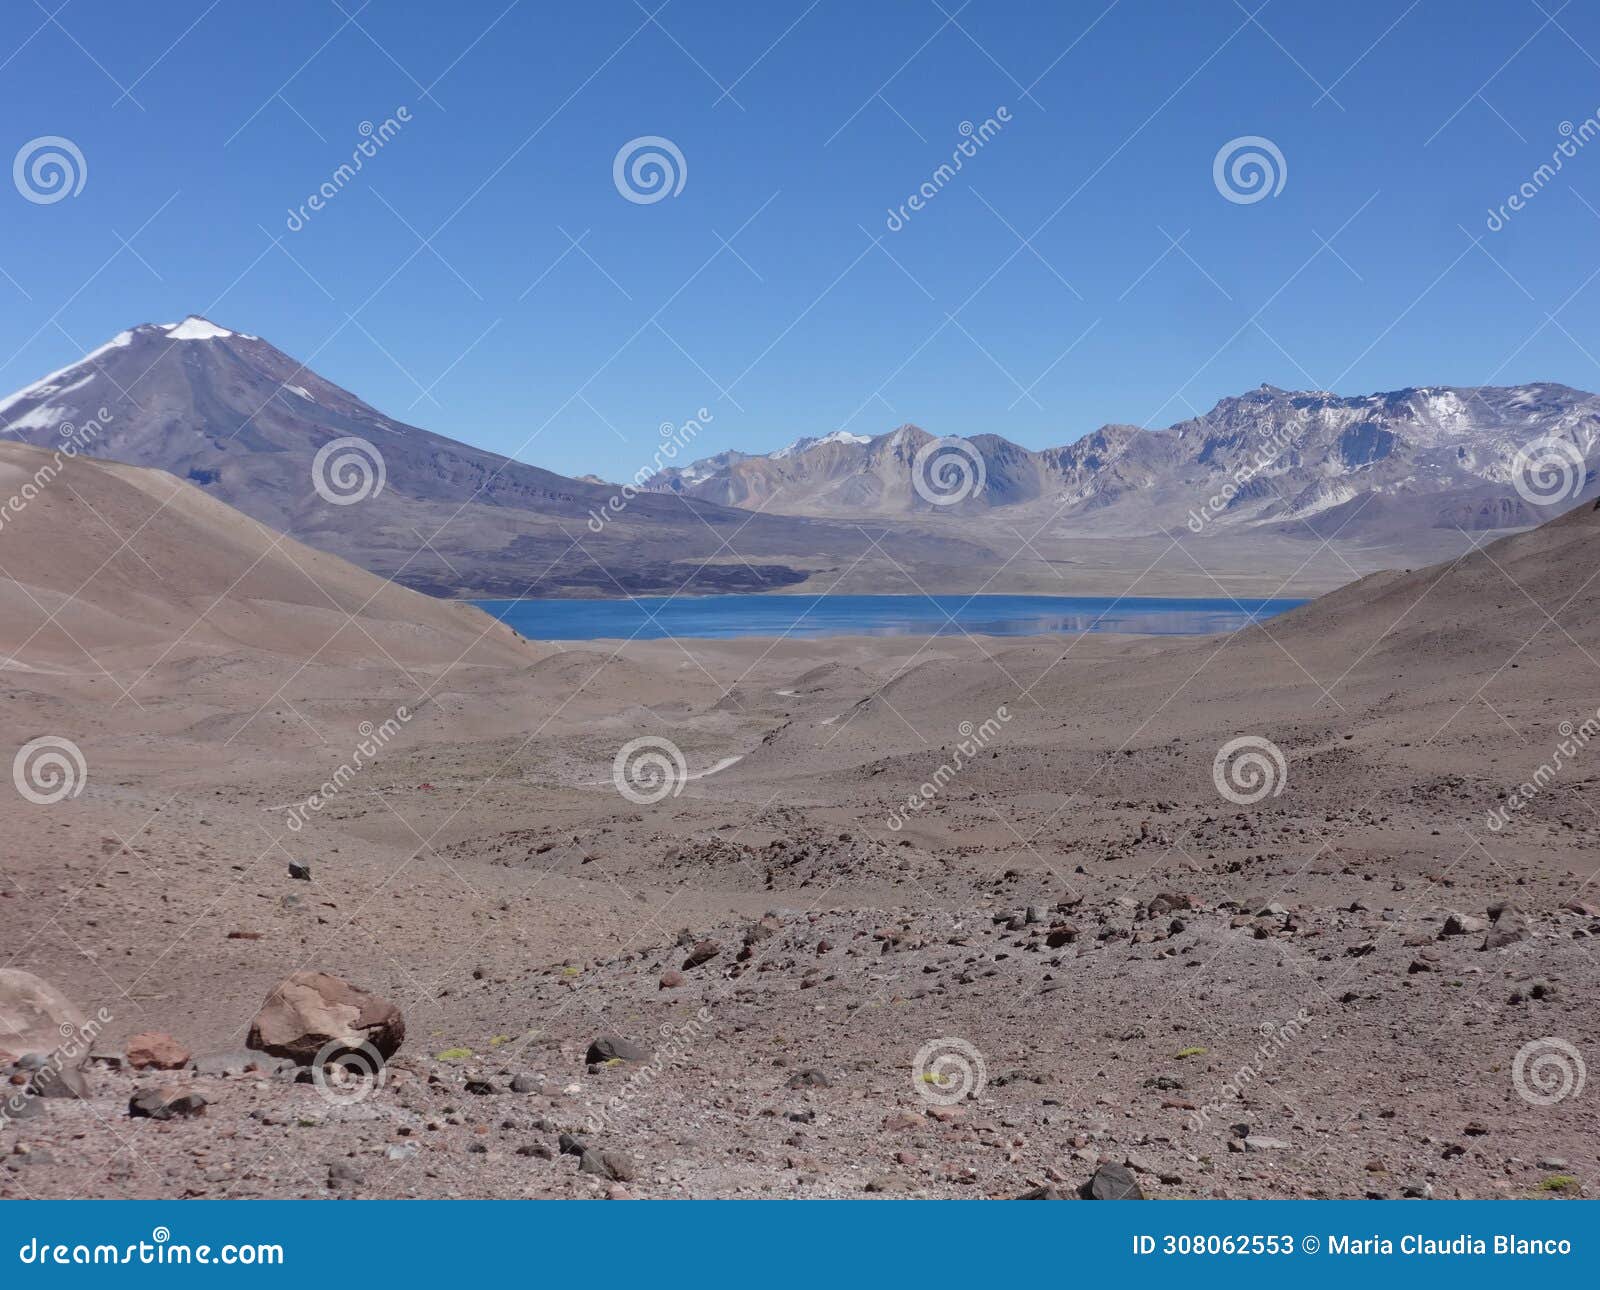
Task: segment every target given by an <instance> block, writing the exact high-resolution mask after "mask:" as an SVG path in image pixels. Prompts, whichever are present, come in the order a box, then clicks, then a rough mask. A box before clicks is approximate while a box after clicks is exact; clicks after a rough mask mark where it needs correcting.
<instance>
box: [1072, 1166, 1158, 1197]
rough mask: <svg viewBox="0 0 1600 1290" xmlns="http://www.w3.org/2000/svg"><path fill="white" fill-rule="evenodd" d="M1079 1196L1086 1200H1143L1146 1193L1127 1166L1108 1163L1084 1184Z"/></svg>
mask: <svg viewBox="0 0 1600 1290" xmlns="http://www.w3.org/2000/svg"><path fill="white" fill-rule="evenodd" d="M1078 1194H1079V1195H1080V1196H1082V1197H1083V1199H1084V1200H1143V1199H1144V1192H1143V1191H1141V1190H1140V1188H1139V1180H1138V1179H1137V1178H1135V1177H1134V1176H1133V1170H1131V1169H1129V1168H1128V1166H1127V1165H1118V1164H1113V1163H1111V1162H1110V1161H1107V1162H1106V1163H1105V1164H1103V1165H1101V1166H1100V1167H1099V1168H1098V1169H1096V1170H1095V1171H1094V1177H1092V1178H1090V1179H1089V1181H1088V1182H1086V1183H1084V1184H1083V1186H1082V1187H1081V1188H1080V1189H1079V1191H1078Z"/></svg>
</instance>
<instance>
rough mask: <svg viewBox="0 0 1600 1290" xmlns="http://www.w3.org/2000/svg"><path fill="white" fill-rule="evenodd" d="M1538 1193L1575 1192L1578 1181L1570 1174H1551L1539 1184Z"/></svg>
mask: <svg viewBox="0 0 1600 1290" xmlns="http://www.w3.org/2000/svg"><path fill="white" fill-rule="evenodd" d="M1539 1190H1540V1191H1577V1190H1578V1180H1577V1179H1576V1178H1574V1177H1573V1176H1572V1175H1571V1174H1551V1175H1550V1176H1549V1177H1548V1178H1545V1179H1543V1180H1542V1181H1541V1182H1540V1183H1539Z"/></svg>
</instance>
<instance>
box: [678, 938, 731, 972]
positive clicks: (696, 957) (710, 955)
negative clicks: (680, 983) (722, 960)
mask: <svg viewBox="0 0 1600 1290" xmlns="http://www.w3.org/2000/svg"><path fill="white" fill-rule="evenodd" d="M721 953H722V946H720V945H718V944H717V943H716V942H715V941H711V940H705V941H701V942H700V943H699V944H697V945H696V946H695V947H694V948H693V949H692V950H690V951H689V957H688V958H686V959H684V961H683V969H684V971H685V972H687V971H688V970H689V969H690V968H697V967H699V966H700V965H701V964H702V963H709V962H711V960H712V959H714V958H716V957H717V955H719V954H721Z"/></svg>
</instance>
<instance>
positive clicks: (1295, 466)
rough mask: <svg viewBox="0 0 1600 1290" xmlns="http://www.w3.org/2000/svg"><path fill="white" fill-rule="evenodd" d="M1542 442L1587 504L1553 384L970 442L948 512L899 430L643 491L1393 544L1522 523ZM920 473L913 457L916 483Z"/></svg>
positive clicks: (1323, 400) (810, 508) (911, 437)
mask: <svg viewBox="0 0 1600 1290" xmlns="http://www.w3.org/2000/svg"><path fill="white" fill-rule="evenodd" d="M1549 437H1556V438H1559V439H1561V440H1563V441H1565V442H1566V443H1568V444H1570V445H1571V446H1572V449H1573V452H1574V453H1575V455H1576V456H1577V457H1581V459H1582V460H1583V462H1584V463H1585V465H1586V474H1587V476H1588V478H1587V479H1586V481H1585V482H1584V483H1583V485H1582V488H1580V490H1579V491H1580V492H1581V491H1582V490H1583V489H1587V490H1588V491H1590V492H1592V491H1594V488H1595V484H1594V480H1593V474H1594V469H1595V466H1596V463H1597V460H1600V398H1597V397H1596V396H1595V395H1593V394H1588V393H1586V392H1584V391H1581V390H1575V389H1572V388H1570V387H1568V386H1565V385H1555V384H1534V385H1517V386H1485V387H1483V388H1481V389H1473V388H1453V387H1445V386H1422V387H1416V388H1412V389H1406V390H1397V391H1393V392H1390V393H1382V394H1367V395H1358V396H1353V397H1343V396H1340V395H1337V394H1332V393H1329V392H1327V391H1291V390H1282V389H1278V388H1276V387H1274V386H1270V385H1262V386H1261V387H1259V388H1258V389H1255V390H1252V391H1250V392H1249V393H1247V394H1242V395H1239V396H1238V397H1236V398H1227V399H1223V400H1222V401H1221V402H1219V403H1218V404H1217V405H1216V407H1214V408H1212V409H1211V411H1210V412H1208V413H1206V414H1205V415H1204V416H1201V417H1195V418H1192V419H1191V420H1188V421H1183V422H1179V423H1178V424H1177V425H1174V426H1171V427H1169V428H1167V429H1165V430H1145V429H1141V428H1140V427H1137V426H1128V425H1109V426H1103V427H1101V428H1100V429H1099V430H1096V431H1095V432H1094V433H1092V434H1090V435H1087V436H1085V437H1084V438H1082V439H1080V440H1078V441H1077V442H1076V443H1073V444H1069V445H1067V446H1065V447H1061V448H1047V449H1044V450H1042V451H1038V452H1035V451H1031V450H1029V449H1026V448H1023V447H1021V446H1019V445H1018V444H1015V443H1012V442H1011V441H1010V440H1008V439H1004V438H1001V437H1000V436H998V435H991V434H975V435H972V436H970V437H969V438H968V439H967V440H966V444H967V445H969V446H968V447H967V449H966V451H967V452H968V453H969V455H970V456H972V457H974V458H976V459H981V467H978V466H977V465H976V463H974V468H975V469H976V470H978V471H979V472H980V473H981V476H982V487H981V488H977V489H975V490H973V491H971V492H969V493H968V494H966V495H964V496H963V497H962V499H961V500H960V501H959V502H958V503H956V504H952V505H945V504H944V503H943V502H942V501H934V500H930V498H929V491H930V490H919V489H918V488H917V487H916V474H917V469H918V462H919V457H918V454H919V452H922V451H923V450H924V449H925V448H926V446H927V445H928V444H929V443H930V442H931V440H932V438H933V437H932V436H930V435H929V434H927V433H926V432H925V431H923V430H921V429H919V428H918V427H916V426H909V425H908V426H901V427H899V428H898V429H896V430H893V431H891V432H889V433H888V434H882V435H877V436H866V435H858V434H851V433H848V432H843V431H836V432H834V433H833V434H830V435H824V436H822V437H820V438H815V439H799V440H797V441H796V442H795V443H793V444H791V445H790V446H789V447H787V448H784V449H780V450H779V451H778V452H775V453H772V454H770V455H768V456H765V457H752V456H747V455H745V454H742V453H724V454H722V455H721V456H719V457H712V458H707V459H705V460H703V461H697V462H694V463H692V464H690V465H688V466H686V467H683V468H681V469H677V470H674V471H668V472H663V473H662V474H661V475H658V476H656V477H655V479H653V480H651V481H650V482H649V484H647V485H646V486H647V487H650V488H654V489H657V490H661V491H666V490H670V491H673V492H679V493H685V494H687V495H688V496H691V497H698V498H701V499H703V500H707V501H715V502H719V503H722V504H725V505H730V506H740V507H747V508H755V507H760V508H761V509H762V510H763V512H765V513H769V514H770V513H787V514H792V515H809V516H830V517H839V518H845V517H855V518H863V517H871V518H876V519H888V518H894V517H906V516H916V515H933V514H935V513H941V512H942V513H944V514H952V515H975V514H979V513H982V512H985V511H990V510H993V509H996V508H1000V507H1020V508H1023V509H1025V510H1027V511H1030V512H1039V513H1041V514H1046V515H1048V516H1050V517H1051V518H1052V519H1053V520H1055V521H1058V522H1059V523H1060V524H1061V525H1063V527H1064V530H1065V531H1068V532H1076V533H1081V534H1083V535H1085V536H1113V535H1116V534H1151V533H1160V532H1165V531H1170V530H1172V529H1173V528H1174V527H1175V526H1179V525H1184V524H1186V523H1189V522H1190V521H1191V520H1192V519H1193V518H1194V516H1195V515H1197V514H1198V515H1199V516H1200V517H1201V523H1202V526H1217V527H1225V528H1241V527H1244V528H1248V527H1253V526H1284V525H1292V526H1296V527H1298V528H1299V529H1300V530H1301V531H1302V532H1304V531H1306V529H1307V526H1310V527H1311V528H1312V529H1313V530H1318V529H1320V530H1325V531H1329V532H1331V531H1333V530H1335V529H1337V528H1343V530H1344V531H1345V533H1346V535H1347V536H1351V537H1354V536H1357V535H1359V534H1360V533H1363V532H1375V531H1379V530H1381V531H1382V532H1383V533H1385V534H1386V535H1392V534H1394V533H1396V532H1399V531H1403V530H1404V529H1406V528H1408V527H1409V528H1412V529H1415V528H1430V527H1438V526H1444V527H1462V528H1467V529H1473V528H1514V527H1521V526H1524V525H1528V524H1532V523H1536V522H1538V520H1539V518H1541V517H1540V515H1539V514H1538V513H1537V512H1536V510H1535V509H1534V508H1530V507H1529V506H1528V505H1527V504H1526V503H1525V502H1524V500H1523V498H1522V497H1521V496H1520V495H1519V494H1518V492H1517V491H1516V489H1515V488H1514V487H1513V475H1514V473H1515V471H1516V468H1517V460H1518V456H1517V454H1518V452H1519V450H1521V449H1522V448H1523V447H1524V446H1525V445H1528V444H1530V443H1532V442H1534V441H1535V440H1540V439H1545V438H1549ZM936 460H937V457H936V456H934V455H933V454H932V450H931V449H928V450H927V452H926V453H925V455H924V457H923V458H922V461H923V463H924V467H923V468H924V469H926V463H927V462H929V461H936ZM1566 500H1570V498H1569V499H1566ZM1191 527H1193V525H1192V524H1191Z"/></svg>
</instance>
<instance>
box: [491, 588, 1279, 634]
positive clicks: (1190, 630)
mask: <svg viewBox="0 0 1600 1290" xmlns="http://www.w3.org/2000/svg"><path fill="white" fill-rule="evenodd" d="M474 603H475V604H477V605H478V606H479V607H480V608H482V609H485V610H487V611H488V612H489V613H491V614H493V615H494V616H495V617H496V618H499V619H501V620H502V621H504V622H506V623H508V624H510V625H511V626H512V627H514V628H516V629H517V631H519V632H520V633H521V634H522V635H524V636H527V637H530V638H531V639H534V640H560V641H575V640H610V639H621V640H627V639H635V640H658V639H661V638H663V637H667V636H674V637H682V638H694V637H700V638H726V637H733V636H796V637H813V636H929V635H938V636H945V635H958V634H960V633H962V632H970V633H972V634H973V635H988V636H1037V635H1042V634H1047V633H1062V634H1077V633H1080V632H1131V633H1139V634H1146V635H1159V636H1204V635H1210V634H1211V633H1214V632H1231V631H1236V630H1237V629H1238V628H1240V627H1243V626H1245V625H1246V624H1247V623H1250V622H1259V621H1261V620H1263V619H1267V618H1271V617H1273V616H1274V615H1276V614H1281V613H1283V612H1284V611H1285V610H1289V609H1293V608H1294V607H1295V606H1296V605H1300V604H1304V603H1305V602H1304V601H1300V600H1242V599H1241V600H1227V599H1219V600H1197V599H1182V598H1164V597H1153V596H1141V597H1131V596H1124V597H1121V598H1117V597H1113V596H828V595H823V596H675V597H672V596H648V597H639V598H637V599H634V600H479V601H475V602H474Z"/></svg>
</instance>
